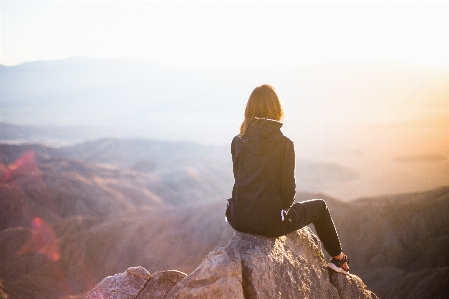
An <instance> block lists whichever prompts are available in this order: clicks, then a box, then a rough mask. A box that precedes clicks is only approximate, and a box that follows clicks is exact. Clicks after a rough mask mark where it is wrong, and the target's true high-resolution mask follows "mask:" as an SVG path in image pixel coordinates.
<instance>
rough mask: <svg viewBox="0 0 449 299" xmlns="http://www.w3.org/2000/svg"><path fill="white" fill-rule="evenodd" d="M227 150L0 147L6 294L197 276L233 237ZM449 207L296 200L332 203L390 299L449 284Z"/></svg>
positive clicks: (370, 282)
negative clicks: (143, 277)
mask: <svg viewBox="0 0 449 299" xmlns="http://www.w3.org/2000/svg"><path fill="white" fill-rule="evenodd" d="M222 151H227V149H226V148H221V147H214V146H202V145H195V144H192V143H172V142H165V141H164V142H159V141H151V140H146V141H138V140H125V141H117V140H114V139H105V140H98V141H92V142H88V143H85V144H79V145H74V146H67V147H62V148H50V147H46V146H43V145H39V144H28V145H12V144H0V161H1V162H2V163H1V164H0V206H1V208H0V213H1V214H0V256H2V259H1V260H0V280H1V282H0V294H2V292H3V294H8V295H9V296H10V297H9V298H19V299H21V298H28V299H30V298H31V299H32V298H36V299H40V298H63V297H64V296H68V295H71V294H80V293H83V292H87V291H88V290H89V289H90V288H92V287H94V286H95V285H96V284H97V283H98V282H99V281H100V280H101V279H103V278H104V277H105V276H108V275H113V274H115V273H120V272H123V271H125V270H126V269H127V268H128V267H130V266H143V267H145V268H146V269H148V270H149V271H151V273H154V272H157V271H162V270H167V269H177V270H180V271H183V272H185V273H190V272H191V271H193V270H194V269H195V267H196V266H197V265H198V264H199V263H200V262H201V259H202V258H203V257H204V256H205V255H207V253H208V252H210V251H211V250H213V249H214V248H216V247H217V246H223V245H225V244H226V243H227V242H228V240H229V239H230V238H231V236H232V229H231V228H230V226H229V225H228V224H227V223H226V222H225V220H224V210H225V199H226V198H227V196H229V193H230V188H231V186H232V182H231V185H230V186H227V185H226V184H228V183H229V181H228V180H229V179H230V178H226V175H224V174H225V173H227V175H229V174H232V171H231V170H230V165H229V164H230V162H227V163H229V164H228V165H227V166H225V165H226V164H221V163H222V162H219V161H217V159H218V156H221V155H226V154H224V153H223V152H222ZM228 155H229V156H230V154H228ZM312 164H313V163H312ZM225 167H228V168H227V170H226V168H225ZM323 168H324V169H332V168H333V167H323ZM186 169H188V171H187V170H186ZM220 169H221V170H220ZM312 169H313V168H311V171H312ZM194 170H195V171H194ZM220 171H221V172H220ZM323 172H324V173H325V171H323ZM189 178H191V180H189ZM231 181H232V179H231ZM335 182H336V183H337V182H338V181H335ZM220 192H223V193H220ZM213 193H215V194H213ZM211 194H212V195H211ZM448 196H449V187H443V188H438V189H433V190H430V191H425V192H419V193H416V192H415V193H404V194H399V195H389V196H382V197H375V198H361V199H358V200H355V201H351V202H342V201H339V200H337V199H334V198H332V197H329V196H326V195H324V194H317V193H304V192H298V193H297V195H296V199H297V200H306V199H311V198H323V199H325V200H326V202H327V203H328V205H329V207H330V211H331V213H332V216H333V218H334V222H335V224H336V227H337V229H338V232H339V235H340V238H341V241H342V245H343V250H344V251H345V253H347V254H348V256H349V257H350V260H351V273H354V274H356V275H358V276H360V277H361V278H362V279H363V281H364V282H365V283H366V285H367V286H368V288H369V289H370V290H373V291H374V292H375V293H376V294H378V295H379V296H380V297H381V298H409V296H412V294H419V298H438V296H440V297H441V296H443V295H442V294H447V287H446V286H447V285H448V283H447V282H448V269H449V260H448V259H447V254H446V252H448V251H449V242H448V240H449V232H448V230H447V228H448V227H449V226H448V223H447V217H446V215H447V214H448V211H449V198H448ZM418 291H420V292H418ZM2 296H3V295H2ZM5 296H6V295H5Z"/></svg>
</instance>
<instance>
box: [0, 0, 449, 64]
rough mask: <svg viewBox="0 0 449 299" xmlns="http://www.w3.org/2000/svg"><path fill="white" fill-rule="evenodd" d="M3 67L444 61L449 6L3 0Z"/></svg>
mask: <svg viewBox="0 0 449 299" xmlns="http://www.w3.org/2000/svg"><path fill="white" fill-rule="evenodd" d="M0 16H1V39H0V42H1V45H0V51H1V52H0V63H1V64H4V65H16V64H20V63H23V62H26V61H36V60H56V59H63V58H67V57H72V56H85V57H94V58H125V59H127V58H129V59H136V60H146V61H151V62H155V63H159V64H164V65H174V66H183V67H194V68H196V67H200V68H234V67H248V66H262V65H292V64H315V63H326V62H335V61H338V62H340V61H343V62H344V61H349V62H351V61H356V62H357V61H369V62H384V61H387V62H389V61H400V62H409V63H415V64H426V65H428V64H443V63H444V64H447V63H448V62H449V2H428V1H426V2H424V1H422V2H407V1H399V2H388V1H387V2H381V1H375V2H365V1H361V2H339V1H332V2H281V3H279V2H264V3H260V2H255V1H249V2H239V1H232V2H217V1H210V2H205V1H201V2H186V1H182V2H172V1H168V2H167V1H164V2H162V1H137V2H134V1H46V2H43V1H0Z"/></svg>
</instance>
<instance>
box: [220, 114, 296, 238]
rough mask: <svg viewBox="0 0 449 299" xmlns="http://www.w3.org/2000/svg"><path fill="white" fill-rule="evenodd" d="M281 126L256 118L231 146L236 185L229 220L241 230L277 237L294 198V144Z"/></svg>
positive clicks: (272, 121)
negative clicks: (283, 216)
mask: <svg viewBox="0 0 449 299" xmlns="http://www.w3.org/2000/svg"><path fill="white" fill-rule="evenodd" d="M281 127H282V123H280V122H278V121H275V120H270V119H260V118H255V119H254V120H253V121H252V122H251V123H250V124H249V126H248V128H247V130H246V133H245V135H244V136H243V137H240V136H236V137H235V138H234V139H233V141H232V145H231V153H232V161H233V169H234V177H235V184H234V188H233V191H232V199H231V204H230V211H229V213H228V214H229V215H228V220H229V222H230V224H231V225H232V226H233V227H234V228H235V229H236V230H239V231H245V232H249V233H258V234H262V235H277V234H278V233H276V231H277V230H276V227H278V226H280V225H282V217H281V211H282V209H288V207H289V206H290V205H291V204H292V202H293V200H294V195H295V178H294V165H295V164H294V163H295V162H294V161H295V157H294V149H293V142H292V141H291V140H290V139H288V138H287V137H285V136H284V135H283V134H282V132H281V131H280V128H281Z"/></svg>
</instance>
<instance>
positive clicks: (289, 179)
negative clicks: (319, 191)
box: [281, 139, 296, 210]
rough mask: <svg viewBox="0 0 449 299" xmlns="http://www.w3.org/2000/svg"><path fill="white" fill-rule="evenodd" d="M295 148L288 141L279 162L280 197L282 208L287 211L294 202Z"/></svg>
mask: <svg viewBox="0 0 449 299" xmlns="http://www.w3.org/2000/svg"><path fill="white" fill-rule="evenodd" d="M295 194H296V181H295V148H294V144H293V142H292V141H291V140H290V139H288V140H287V142H286V146H285V149H284V152H283V155H282V160H281V196H282V204H283V208H284V209H285V210H287V209H288V208H289V207H290V206H291V205H292V204H293V202H294V201H295Z"/></svg>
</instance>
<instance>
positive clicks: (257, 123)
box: [242, 118, 284, 156]
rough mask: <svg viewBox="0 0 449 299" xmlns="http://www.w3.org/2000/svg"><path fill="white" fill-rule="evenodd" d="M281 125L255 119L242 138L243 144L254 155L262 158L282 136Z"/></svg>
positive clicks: (270, 120)
mask: <svg viewBox="0 0 449 299" xmlns="http://www.w3.org/2000/svg"><path fill="white" fill-rule="evenodd" d="M281 127H282V123H281V122H279V121H276V120H272V119H265V118H255V119H254V120H253V121H252V122H251V123H250V124H249V126H248V128H247V129H246V132H245V135H243V137H242V142H243V144H244V145H245V146H246V147H247V148H248V149H249V150H250V151H251V152H252V153H254V154H255V155H258V156H262V155H264V154H265V153H266V152H268V151H269V150H270V149H271V148H272V147H273V146H275V145H276V144H277V143H278V142H279V139H280V138H282V136H284V135H283V134H282V132H281Z"/></svg>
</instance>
